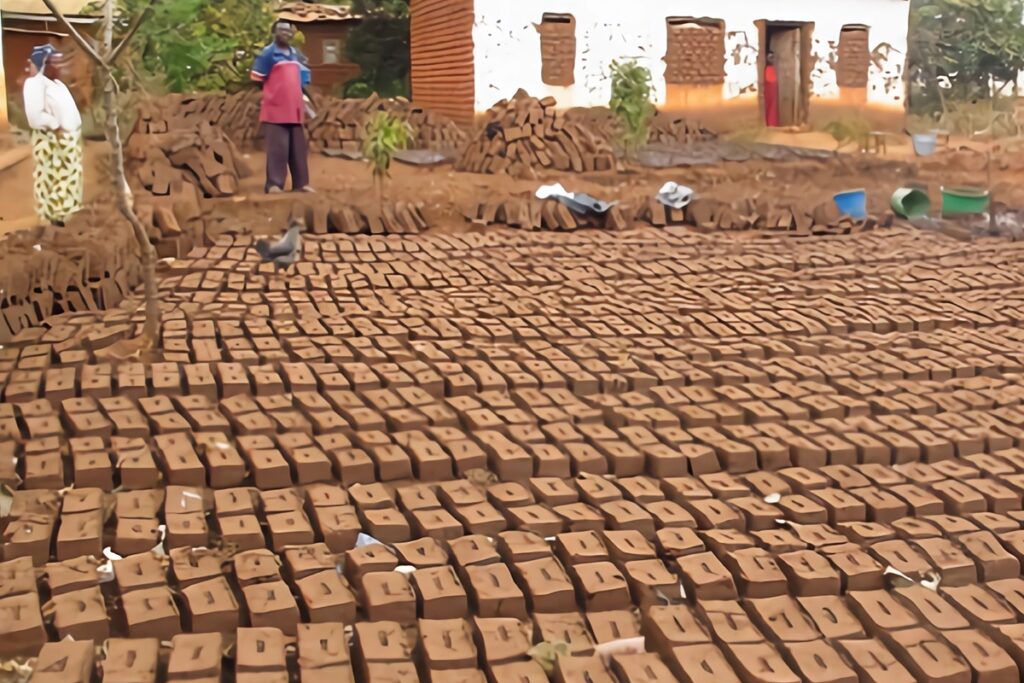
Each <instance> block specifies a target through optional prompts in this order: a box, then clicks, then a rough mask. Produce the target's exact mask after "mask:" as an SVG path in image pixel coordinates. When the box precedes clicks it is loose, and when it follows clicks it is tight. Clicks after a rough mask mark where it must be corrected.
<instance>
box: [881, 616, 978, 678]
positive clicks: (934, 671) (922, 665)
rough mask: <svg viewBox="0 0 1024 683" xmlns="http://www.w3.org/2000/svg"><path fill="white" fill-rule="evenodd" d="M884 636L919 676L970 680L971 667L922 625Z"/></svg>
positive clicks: (915, 674) (909, 667) (895, 651)
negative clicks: (921, 626)
mask: <svg viewBox="0 0 1024 683" xmlns="http://www.w3.org/2000/svg"><path fill="white" fill-rule="evenodd" d="M883 640H884V641H885V643H886V644H887V645H888V646H889V648H890V649H891V650H892V652H893V654H895V655H896V657H897V658H898V659H899V660H900V661H901V662H903V663H904V664H905V665H906V667H907V669H908V670H909V671H910V672H911V673H912V674H913V675H914V678H915V679H916V680H919V681H931V680H942V681H964V682H966V681H969V680H971V670H970V668H968V666H967V664H965V663H964V661H963V660H962V659H961V658H960V657H959V656H957V654H956V652H955V651H954V650H952V649H951V648H950V647H949V646H948V645H947V644H946V642H945V641H944V640H942V639H940V638H936V637H935V636H934V635H932V634H931V633H930V632H929V631H927V630H925V629H923V628H913V629H907V630H905V631H899V632H895V633H892V632H890V633H886V634H884V637H883ZM993 654H994V653H993Z"/></svg>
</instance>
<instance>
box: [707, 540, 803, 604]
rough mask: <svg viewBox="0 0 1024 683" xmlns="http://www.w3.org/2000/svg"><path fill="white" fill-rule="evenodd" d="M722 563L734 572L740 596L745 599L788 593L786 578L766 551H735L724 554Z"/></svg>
mask: <svg viewBox="0 0 1024 683" xmlns="http://www.w3.org/2000/svg"><path fill="white" fill-rule="evenodd" d="M722 561H723V562H724V564H725V566H726V567H728V568H729V570H730V571H731V572H732V575H733V577H734V578H735V580H736V585H737V587H738V588H739V591H740V594H741V595H743V596H744V597H746V598H767V597H774V596H777V595H783V594H785V593H786V590H787V583H786V576H785V574H783V573H782V570H781V569H779V566H778V565H777V564H776V562H775V560H774V559H773V558H772V556H771V555H770V554H769V553H768V552H766V551H765V550H763V549H761V548H743V549H739V550H733V551H731V552H728V553H724V554H723V555H722Z"/></svg>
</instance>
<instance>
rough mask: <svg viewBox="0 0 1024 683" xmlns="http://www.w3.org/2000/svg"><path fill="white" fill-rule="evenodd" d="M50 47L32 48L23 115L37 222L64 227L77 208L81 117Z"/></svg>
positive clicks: (80, 195) (56, 52)
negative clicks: (27, 129)
mask: <svg viewBox="0 0 1024 683" xmlns="http://www.w3.org/2000/svg"><path fill="white" fill-rule="evenodd" d="M61 56H62V55H61V54H60V53H59V52H58V51H57V49H56V48H55V47H54V46H52V45H40V46H39V47H36V48H33V49H32V56H31V57H30V58H29V71H30V72H31V75H30V76H29V78H27V79H25V87H24V89H23V94H24V96H25V114H26V116H27V118H28V125H29V127H30V128H31V129H32V157H33V159H34V160H35V174H34V179H35V202H36V213H38V214H39V218H40V219H42V220H44V221H47V222H49V223H53V224H54V225H63V224H64V221H66V220H67V219H68V218H69V217H70V216H71V215H72V214H73V213H75V212H76V211H78V210H79V209H80V208H81V207H82V192H83V184H82V116H81V114H80V113H79V112H78V106H77V105H76V104H75V100H74V98H73V97H72V96H71V92H70V91H69V90H68V87H67V86H66V85H64V84H63V83H62V82H60V81H59V80H58V79H57V77H58V73H59V70H58V67H57V65H56V64H54V61H55V60H56V59H59V58H60V57H61Z"/></svg>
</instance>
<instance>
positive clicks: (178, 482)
mask: <svg viewBox="0 0 1024 683" xmlns="http://www.w3.org/2000/svg"><path fill="white" fill-rule="evenodd" d="M153 445H154V446H155V448H156V452H157V453H158V454H159V456H160V460H161V464H162V465H163V470H164V475H165V476H166V477H167V483H168V484H169V485H173V486H197V487H202V486H205V485H206V470H205V469H203V463H202V462H200V460H199V455H198V454H197V453H196V449H195V446H194V444H193V443H192V441H191V439H189V437H188V436H187V435H185V434H161V435H159V436H157V437H155V438H154V439H153Z"/></svg>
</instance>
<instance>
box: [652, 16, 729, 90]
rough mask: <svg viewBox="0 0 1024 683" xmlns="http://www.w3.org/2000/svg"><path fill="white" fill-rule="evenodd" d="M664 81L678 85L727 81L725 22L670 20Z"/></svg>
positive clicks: (710, 83)
mask: <svg viewBox="0 0 1024 683" xmlns="http://www.w3.org/2000/svg"><path fill="white" fill-rule="evenodd" d="M665 81H666V82H667V83H671V84H675V85H714V84H717V83H724V82H725V25H724V23H723V22H721V21H708V20H696V19H669V20H668V50H667V51H666V54H665Z"/></svg>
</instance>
